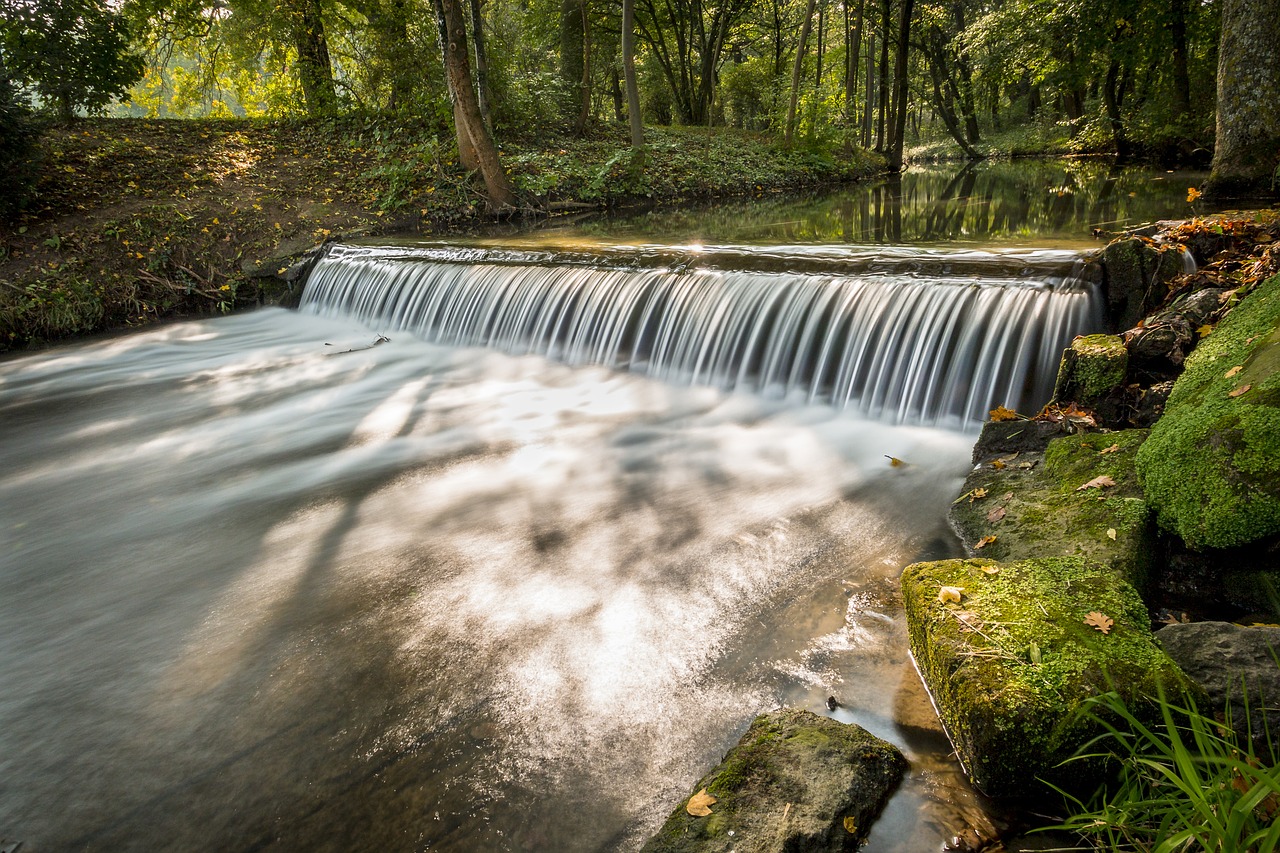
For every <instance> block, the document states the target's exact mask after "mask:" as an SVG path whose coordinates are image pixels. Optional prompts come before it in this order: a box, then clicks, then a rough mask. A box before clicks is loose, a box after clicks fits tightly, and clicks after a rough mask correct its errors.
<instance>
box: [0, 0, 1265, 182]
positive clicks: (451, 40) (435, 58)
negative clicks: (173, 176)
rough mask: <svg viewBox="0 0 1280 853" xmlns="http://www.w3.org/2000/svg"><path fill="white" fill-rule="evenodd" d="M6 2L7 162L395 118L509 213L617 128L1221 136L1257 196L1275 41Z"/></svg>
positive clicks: (1134, 18)
mask: <svg viewBox="0 0 1280 853" xmlns="http://www.w3.org/2000/svg"><path fill="white" fill-rule="evenodd" d="M0 8H3V10H4V20H3V24H2V25H0V63H2V64H0V78H2V80H3V82H2V84H0V85H2V87H3V88H2V90H0V100H2V101H3V103H4V111H5V112H4V114H5V119H4V121H5V124H6V127H7V128H10V130H8V131H7V132H6V139H7V141H6V147H7V148H9V149H12V148H14V146H15V145H19V143H18V142H17V141H15V139H16V137H17V136H20V134H17V133H15V132H14V131H13V130H12V128H13V127H16V126H17V125H16V124H15V123H16V122H20V121H21V118H22V116H21V114H22V113H24V112H25V111H26V110H27V108H28V107H32V106H34V107H36V108H38V110H39V111H41V112H43V113H46V114H49V115H54V116H57V117H60V118H62V119H64V120H65V119H70V118H72V117H73V116H76V115H86V114H102V113H106V114H109V115H113V116H136V117H151V118H196V117H202V118H232V117H247V118H276V119H284V118H291V117H304V116H305V117H310V118H327V117H337V116H349V115H360V116H412V117H414V118H415V119H418V120H421V121H425V122H427V123H428V125H430V126H432V127H434V128H435V129H437V130H438V132H439V133H440V134H441V135H442V136H444V137H445V138H448V137H449V136H451V135H452V136H453V138H454V139H455V140H456V142H457V145H458V156H459V157H460V158H461V162H462V164H463V165H464V166H466V167H467V168H469V169H471V170H473V171H477V172H478V173H479V174H480V176H481V177H482V178H483V180H484V182H485V186H486V192H487V195H488V197H489V199H490V201H491V203H493V204H494V205H495V206H497V207H510V206H512V205H514V204H515V203H516V195H515V191H514V188H513V187H512V185H511V181H510V179H509V175H508V173H507V171H506V170H504V167H503V166H502V165H501V163H500V159H499V156H500V155H499V149H500V147H501V144H502V142H503V141H504V140H511V139H517V138H528V137H530V136H534V137H549V136H559V135H565V136H567V137H568V138H569V139H573V138H586V137H589V136H590V135H591V134H592V133H598V132H599V131H600V130H601V129H602V128H608V127H610V126H617V127H628V128H629V132H630V139H631V142H632V144H633V145H634V146H635V147H636V148H640V147H641V146H643V144H644V128H645V127H646V126H649V127H654V126H670V125H677V126H684V127H706V128H732V129H737V130H740V131H743V132H749V133H757V134H763V135H764V136H765V137H767V138H768V139H770V140H772V141H774V142H776V143H777V144H779V145H781V146H785V147H786V148H797V147H798V148H805V149H818V150H824V151H834V152H845V153H848V152H849V151H851V150H852V149H853V148H855V147H857V148H863V149H869V150H874V151H876V152H879V153H880V154H882V155H883V156H884V158H885V161H886V165H887V168H888V169H889V170H890V171H897V170H899V169H901V167H902V163H903V160H904V153H905V155H906V156H911V157H915V158H916V159H920V158H927V157H967V158H974V159H976V158H981V157H984V156H987V155H990V154H993V153H1003V154H1034V153H1052V154H1089V153H1109V154H1114V155H1115V156H1116V157H1117V158H1118V159H1119V160H1121V161H1124V160H1128V159H1133V158H1142V159H1148V160H1153V161H1156V162H1158V163H1160V164H1164V165H1173V164H1179V165H1200V166H1207V165H1208V164H1209V161H1210V158H1211V157H1212V152H1213V151H1214V150H1215V140H1216V141H1217V142H1218V145H1217V149H1218V150H1219V153H1220V155H1221V156H1220V160H1221V162H1220V163H1219V164H1217V165H1215V180H1214V181H1211V184H1213V186H1211V187H1210V188H1209V189H1211V190H1214V189H1217V190H1226V191H1227V192H1228V193H1229V194H1240V193H1245V194H1250V193H1258V192H1267V191H1271V190H1272V189H1273V186H1274V181H1275V177H1276V168H1277V166H1278V165H1280V162H1278V161H1280V155H1277V153H1276V152H1277V150H1278V149H1280V145H1278V144H1277V140H1280V106H1278V105H1280V48H1278V47H1277V45H1280V32H1278V31H1277V28H1278V27H1280V24H1278V23H1277V16H1276V15H1274V14H1273V13H1274V9H1273V8H1272V4H1271V3H1269V2H1267V0H1195V2H1193V0H1172V2H1155V0H1098V2H1083V0H1071V2H1050V0H942V2H923V0H843V2H840V0H621V2H615V0H608V2H605V0H484V2H482V0H470V2H461V0H431V2H428V0H273V2H265V0H216V2H206V0H125V2H123V3H114V2H108V0H3V2H2V3H0ZM442 34H444V35H442ZM1224 122H1225V125H1224ZM495 140H496V141H495ZM1224 141H1225V142H1226V143H1227V144H1226V145H1225V146H1224V145H1223V142H1224ZM1224 148H1225V150H1224ZM6 156H12V155H11V154H10V155H6ZM1228 162H1230V163H1234V164H1235V165H1233V166H1227V165H1226V164H1227V163H1228Z"/></svg>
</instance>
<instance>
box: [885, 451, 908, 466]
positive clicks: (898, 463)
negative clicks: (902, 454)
mask: <svg viewBox="0 0 1280 853" xmlns="http://www.w3.org/2000/svg"><path fill="white" fill-rule="evenodd" d="M884 458H885V459H888V460H889V465H890V467H892V468H898V467H901V466H902V465H905V464H906V463H905V462H903V461H902V460H901V459H899V458H898V457H896V456H890V455H889V454H887V453H886V454H885V455H884Z"/></svg>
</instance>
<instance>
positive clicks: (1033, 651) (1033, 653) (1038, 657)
mask: <svg viewBox="0 0 1280 853" xmlns="http://www.w3.org/2000/svg"><path fill="white" fill-rule="evenodd" d="M1027 652H1028V657H1030V658H1031V662H1032V663H1034V664H1035V665H1036V666H1039V665H1040V663H1041V661H1043V660H1044V655H1043V654H1042V653H1041V651H1040V646H1039V645H1038V644H1037V643H1036V641H1035V640H1032V641H1031V647H1030V648H1028V649H1027Z"/></svg>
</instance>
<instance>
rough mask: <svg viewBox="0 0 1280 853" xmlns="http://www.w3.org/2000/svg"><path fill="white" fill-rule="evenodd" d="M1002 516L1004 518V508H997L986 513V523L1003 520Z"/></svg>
mask: <svg viewBox="0 0 1280 853" xmlns="http://www.w3.org/2000/svg"><path fill="white" fill-rule="evenodd" d="M1004 516H1005V511H1004V507H1002V506H998V507H996V508H995V509H993V510H991V512H989V513H987V521H992V522H995V521H999V520H1000V519H1002V518H1004Z"/></svg>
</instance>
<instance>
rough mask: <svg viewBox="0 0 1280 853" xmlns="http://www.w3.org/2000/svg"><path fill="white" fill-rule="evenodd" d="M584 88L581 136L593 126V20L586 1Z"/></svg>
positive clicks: (580, 96) (580, 95)
mask: <svg viewBox="0 0 1280 853" xmlns="http://www.w3.org/2000/svg"><path fill="white" fill-rule="evenodd" d="M581 82H582V87H581V89H580V90H579V91H578V123H577V131H578V133H579V134H584V133H586V132H587V126H588V125H589V124H591V20H590V18H588V17H587V4H586V0H583V3H582V81H581Z"/></svg>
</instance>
